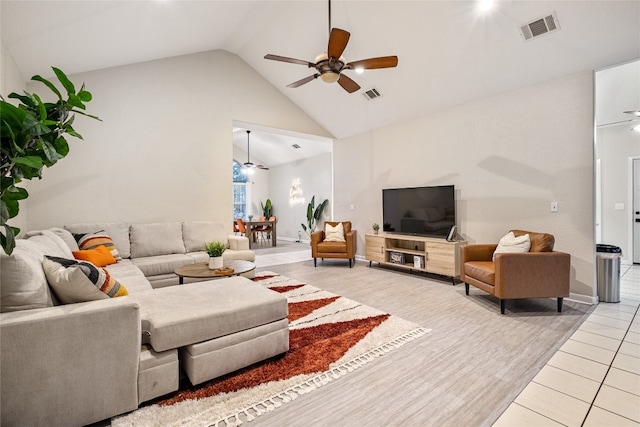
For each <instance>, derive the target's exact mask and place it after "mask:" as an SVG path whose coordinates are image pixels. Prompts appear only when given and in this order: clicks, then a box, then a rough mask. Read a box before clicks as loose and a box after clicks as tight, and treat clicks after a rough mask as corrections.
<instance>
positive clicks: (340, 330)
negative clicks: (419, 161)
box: [111, 272, 431, 427]
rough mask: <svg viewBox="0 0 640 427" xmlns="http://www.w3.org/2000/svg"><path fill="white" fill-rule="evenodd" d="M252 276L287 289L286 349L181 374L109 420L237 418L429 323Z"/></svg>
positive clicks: (157, 422)
mask: <svg viewBox="0 0 640 427" xmlns="http://www.w3.org/2000/svg"><path fill="white" fill-rule="evenodd" d="M254 282H256V284H259V285H261V286H265V287H268V288H270V289H272V290H274V291H276V292H280V293H281V294H283V295H285V296H286V297H287V300H288V304H289V316H288V318H289V347H290V348H289V351H288V352H287V353H286V354H285V355H283V356H277V357H274V358H271V359H268V360H265V361H263V362H260V363H257V364H254V365H251V366H249V367H247V368H244V369H241V370H238V371H236V372H232V373H230V374H227V375H225V376H222V377H219V378H216V379H213V380H211V381H208V382H205V383H203V384H199V385H198V386H195V387H194V386H192V385H191V384H189V382H188V381H186V384H185V385H181V387H180V390H178V391H176V392H175V393H172V394H169V395H167V396H163V397H162V398H160V399H158V400H156V401H154V402H152V404H150V405H147V406H144V407H141V408H139V409H137V410H136V411H133V412H131V413H129V414H126V415H123V416H120V417H116V418H114V419H112V420H111V425H112V426H114V427H124V426H163V427H164V426H207V427H208V426H216V427H230V426H239V425H241V424H243V423H244V422H249V421H251V420H253V419H255V418H256V417H258V416H260V415H262V414H264V413H266V412H270V411H273V410H275V409H276V408H278V407H280V406H282V405H283V404H286V403H288V402H291V401H292V400H294V399H296V398H297V397H298V396H299V395H302V394H305V393H309V392H311V391H313V390H315V389H317V388H318V387H321V386H323V385H325V384H327V383H329V382H331V381H338V380H339V379H340V378H341V377H342V376H344V375H348V374H349V373H350V372H353V371H354V370H355V369H358V368H361V367H363V366H365V365H367V364H368V363H370V362H372V361H373V360H375V359H376V358H378V357H380V356H383V355H385V354H387V353H389V352H390V351H393V350H394V349H396V348H398V347H401V346H403V345H404V344H407V343H409V342H411V341H413V340H414V339H416V338H419V337H421V336H423V335H425V334H426V333H428V332H430V331H431V330H430V329H424V328H422V327H420V326H419V325H417V324H415V323H412V322H408V321H406V320H403V319H400V318H398V317H397V316H394V315H390V314H388V313H384V312H382V311H380V310H377V309H374V308H372V307H368V306H366V305H364V304H361V303H358V302H356V301H353V300H350V299H348V298H344V297H341V296H339V295H335V294H332V293H330V292H327V291H324V290H322V289H318V288H316V287H314V286H311V285H308V284H304V283H300V282H299V281H297V280H294V279H290V278H287V277H285V276H281V275H278V274H276V273H272V272H261V273H256V277H255V279H254Z"/></svg>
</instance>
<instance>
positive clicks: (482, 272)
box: [463, 261, 496, 286]
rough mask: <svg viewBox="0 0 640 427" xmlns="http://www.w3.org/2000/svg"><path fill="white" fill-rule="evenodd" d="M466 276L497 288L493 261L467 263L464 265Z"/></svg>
mask: <svg viewBox="0 0 640 427" xmlns="http://www.w3.org/2000/svg"><path fill="white" fill-rule="evenodd" d="M463 268H464V275H465V276H468V277H473V278H474V279H476V280H479V281H481V282H484V283H488V284H491V285H494V286H495V283H496V267H495V264H494V263H493V262H491V261H467V262H465V263H464V267H463Z"/></svg>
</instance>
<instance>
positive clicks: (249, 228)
mask: <svg viewBox="0 0 640 427" xmlns="http://www.w3.org/2000/svg"><path fill="white" fill-rule="evenodd" d="M277 222H278V221H276V220H274V221H269V220H263V221H260V220H256V221H252V220H247V221H244V225H245V227H246V228H247V234H248V236H247V237H248V238H249V249H251V245H252V244H256V243H257V239H256V233H255V232H254V231H253V230H254V228H256V227H263V226H265V225H266V226H271V232H270V235H271V246H276V223H277Z"/></svg>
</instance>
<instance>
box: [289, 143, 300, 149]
mask: <svg viewBox="0 0 640 427" xmlns="http://www.w3.org/2000/svg"><path fill="white" fill-rule="evenodd" d="M291 146H292V147H293V148H295V149H296V150H297V149H299V148H300V146H299V145H298V144H291Z"/></svg>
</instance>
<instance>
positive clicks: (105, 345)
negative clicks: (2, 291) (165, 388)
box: [0, 297, 141, 425]
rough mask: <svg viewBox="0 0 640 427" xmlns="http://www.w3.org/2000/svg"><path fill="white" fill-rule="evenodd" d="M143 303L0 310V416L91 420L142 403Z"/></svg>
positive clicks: (10, 421)
mask: <svg viewBox="0 0 640 427" xmlns="http://www.w3.org/2000/svg"><path fill="white" fill-rule="evenodd" d="M140 325H141V323H140V312H139V306H138V304H137V303H136V302H135V301H134V300H133V299H131V298H129V297H121V298H114V299H108V300H99V301H91V302H86V303H79V304H68V305H61V306H55V307H48V308H42V309H35V310H23V311H16V312H11V313H2V314H0V336H1V339H2V347H1V348H0V366H1V367H2V375H1V376H0V399H1V401H0V402H1V404H0V407H1V413H0V418H1V419H2V423H3V424H5V423H6V424H7V425H85V424H91V423H94V422H97V421H101V420H103V419H106V418H109V417H112V416H115V415H118V414H121V413H124V412H127V411H131V410H133V409H135V408H137V406H138V390H137V381H138V365H139V358H140V345H141V342H140V341H141V326H140Z"/></svg>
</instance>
